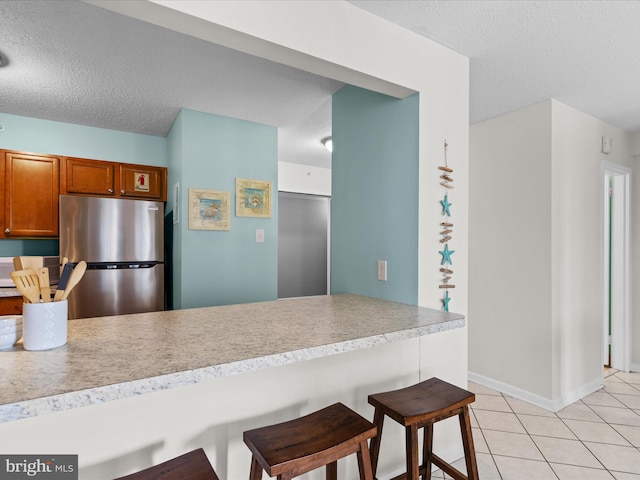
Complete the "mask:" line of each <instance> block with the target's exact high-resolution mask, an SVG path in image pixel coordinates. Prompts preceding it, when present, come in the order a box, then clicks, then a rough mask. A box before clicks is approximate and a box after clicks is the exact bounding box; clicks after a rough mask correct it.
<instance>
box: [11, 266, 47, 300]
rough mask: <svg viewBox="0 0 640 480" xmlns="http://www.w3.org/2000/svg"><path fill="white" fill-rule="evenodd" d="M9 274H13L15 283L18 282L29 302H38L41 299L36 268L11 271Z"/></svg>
mask: <svg viewBox="0 0 640 480" xmlns="http://www.w3.org/2000/svg"><path fill="white" fill-rule="evenodd" d="M9 275H11V279H12V280H13V283H15V284H16V287H17V288H18V290H19V291H20V293H21V294H22V295H23V296H24V298H25V300H26V302H27V303H38V302H39V301H40V284H39V282H38V274H37V273H36V272H35V270H20V271H18V272H9Z"/></svg>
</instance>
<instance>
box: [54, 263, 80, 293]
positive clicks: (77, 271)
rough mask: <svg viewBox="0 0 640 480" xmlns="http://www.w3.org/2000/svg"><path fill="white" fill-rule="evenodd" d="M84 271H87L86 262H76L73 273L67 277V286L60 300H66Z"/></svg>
mask: <svg viewBox="0 0 640 480" xmlns="http://www.w3.org/2000/svg"><path fill="white" fill-rule="evenodd" d="M86 270H87V262H85V261H84V260H83V261H81V262H78V264H77V265H76V266H75V267H74V269H73V271H72V272H71V276H70V277H69V281H68V282H67V286H66V288H65V289H64V293H63V294H62V300H66V298H67V297H68V296H69V294H70V293H71V290H73V287H75V286H76V285H77V284H78V282H79V281H80V280H81V279H82V276H83V275H84V272H85V271H86ZM56 293H57V292H56Z"/></svg>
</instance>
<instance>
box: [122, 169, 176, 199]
mask: <svg viewBox="0 0 640 480" xmlns="http://www.w3.org/2000/svg"><path fill="white" fill-rule="evenodd" d="M119 170H120V195H122V196H123V197H135V198H149V199H153V200H163V201H164V200H166V196H165V193H164V192H166V187H165V183H166V174H165V169H164V168H162V167H148V166H143V165H129V164H121V165H120V168H119Z"/></svg>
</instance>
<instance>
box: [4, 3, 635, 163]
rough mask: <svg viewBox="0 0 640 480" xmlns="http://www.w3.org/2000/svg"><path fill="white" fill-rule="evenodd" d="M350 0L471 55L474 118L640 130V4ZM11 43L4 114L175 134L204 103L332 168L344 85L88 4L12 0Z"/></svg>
mask: <svg viewBox="0 0 640 480" xmlns="http://www.w3.org/2000/svg"><path fill="white" fill-rule="evenodd" d="M350 3H352V4H354V5H355V6H357V7H359V8H362V9H364V10H367V11H369V12H371V13H372V14H375V15H378V16H380V17H383V18H386V19H387V20H389V21H391V22H394V23H397V24H399V25H401V26H403V27H405V28H407V29H410V30H413V31H415V32H416V33H418V34H420V35H424V36H426V37H428V38H431V39H433V40H435V41H437V42H440V43H442V44H444V45H446V46H448V47H450V48H453V49H454V50H457V51H459V52H461V53H462V54H464V55H466V56H468V57H470V59H471V69H470V75H471V78H470V85H471V92H470V102H471V103H470V115H471V118H470V121H471V123H475V122H478V121H481V120H484V119H487V118H491V117H493V116H496V115H499V114H502V113H506V112H509V111H512V110H515V109H517V108H520V107H523V106H527V105H530V104H532V103H536V102H539V101H542V100H545V99H548V98H556V99H557V100H559V101H561V102H564V103H566V104H568V105H570V106H572V107H574V108H577V109H579V110H581V111H583V112H585V113H588V114H590V115H593V116H595V117H598V118H600V119H602V120H604V121H606V122H608V123H611V124H613V125H617V126H619V127H621V128H624V129H626V130H629V131H635V130H640V88H638V83H639V80H640V54H639V53H638V51H639V50H640V1H624V2H620V1H579V2H576V1H481V0H478V1H462V0H458V1H436V0H430V1H404V0H391V1H377V0H350ZM355 28H357V26H355ZM0 52H1V53H2V54H3V55H5V56H6V57H7V58H8V61H9V63H8V65H7V66H5V67H2V68H0V112H3V113H10V114H16V115H24V116H31V117H37V118H45V119H52V120H58V121H63V122H69V123H78V124H84V125H91V126H96V127H102V128H109V129H115V130H124V131H130V132H137V133H146V134H151V135H166V133H167V131H168V129H169V128H170V126H171V124H172V122H173V120H174V118H175V116H176V115H177V113H178V111H179V110H180V108H190V109H194V110H199V111H204V112H209V113H214V114H218V115H225V116H230V117H235V118H241V119H245V120H250V121H254V122H259V123H264V124H267V125H273V126H276V127H278V128H279V133H278V136H279V155H280V160H283V161H289V162H298V163H305V164H308V165H317V166H330V155H329V154H328V153H327V152H326V151H325V150H324V149H323V147H322V146H321V145H320V143H319V140H320V138H322V137H323V136H325V135H327V134H329V133H330V131H331V118H330V115H331V100H330V97H331V95H332V93H333V92H335V91H336V90H337V89H339V88H340V87H341V86H342V84H341V83H339V82H336V81H333V80H330V79H326V78H322V77H318V76H315V75H311V74H308V73H305V72H301V71H299V70H296V69H293V68H289V67H285V66H282V65H278V64H275V63H272V62H269V61H266V60H263V59H259V58H256V57H252V56H250V55H246V54H242V53H239V52H235V51H233V50H230V49H227V48H224V47H220V46H217V45H213V44H210V43H207V42H205V41H202V40H198V39H196V38H192V37H189V36H187V35H182V34H179V33H176V32H173V31H169V30H166V29H163V28H160V27H157V26H154V25H151V24H148V23H145V22H141V21H138V20H134V19H132V18H129V17H125V16H122V15H119V14H116V13H113V12H110V11H107V10H104V9H101V8H99V7H96V6H93V5H88V4H85V3H83V2H78V1H75V0H50V1H39V0H37V1H33V0H23V1H13V0H0ZM6 128H10V125H6ZM0 145H1V137H0Z"/></svg>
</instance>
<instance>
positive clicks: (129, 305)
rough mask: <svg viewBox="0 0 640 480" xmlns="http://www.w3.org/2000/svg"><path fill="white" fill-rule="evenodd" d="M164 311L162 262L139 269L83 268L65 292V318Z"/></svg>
mask: <svg viewBox="0 0 640 480" xmlns="http://www.w3.org/2000/svg"><path fill="white" fill-rule="evenodd" d="M160 310H164V264H158V265H156V266H155V267H153V268H140V269H136V268H134V269H104V270H94V269H87V271H86V273H85V275H84V277H82V281H81V282H80V283H78V285H77V286H76V287H75V288H74V289H73V290H72V292H71V294H70V295H69V318H71V319H74V318H87V317H102V316H108V315H126V314H130V313H143V312H155V311H160Z"/></svg>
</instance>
